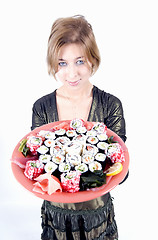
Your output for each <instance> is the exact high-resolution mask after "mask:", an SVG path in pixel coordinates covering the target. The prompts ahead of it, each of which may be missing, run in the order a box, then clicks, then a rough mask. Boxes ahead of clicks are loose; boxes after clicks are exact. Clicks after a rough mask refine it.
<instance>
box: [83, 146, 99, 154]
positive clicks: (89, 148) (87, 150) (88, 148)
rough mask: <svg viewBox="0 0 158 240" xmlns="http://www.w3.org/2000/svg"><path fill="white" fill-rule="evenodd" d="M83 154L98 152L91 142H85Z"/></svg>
mask: <svg viewBox="0 0 158 240" xmlns="http://www.w3.org/2000/svg"><path fill="white" fill-rule="evenodd" d="M83 153H84V154H91V155H93V156H95V155H96V154H97V153H98V148H97V147H96V146H94V145H92V144H86V146H85V149H84V150H83Z"/></svg>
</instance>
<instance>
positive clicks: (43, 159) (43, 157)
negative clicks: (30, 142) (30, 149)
mask: <svg viewBox="0 0 158 240" xmlns="http://www.w3.org/2000/svg"><path fill="white" fill-rule="evenodd" d="M51 158H52V157H51V155H49V154H42V155H40V156H39V161H40V162H42V163H47V162H50V160H51Z"/></svg>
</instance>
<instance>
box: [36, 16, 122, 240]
mask: <svg viewBox="0 0 158 240" xmlns="http://www.w3.org/2000/svg"><path fill="white" fill-rule="evenodd" d="M47 62H48V71H49V74H52V75H53V76H54V77H55V78H56V79H57V80H59V81H61V83H62V86H61V87H59V88H58V89H57V90H55V91H54V92H53V93H51V94H48V95H46V96H44V97H42V98H40V99H38V100H37V101H36V102H35V104H34V106H33V116H32V129H34V128H36V127H39V126H41V125H43V124H47V123H50V122H54V121H60V120H69V119H74V118H81V119H83V120H85V121H87V120H88V121H94V122H104V123H105V124H106V125H107V127H108V128H110V129H111V130H113V131H114V132H116V133H117V134H118V135H119V136H120V137H121V138H122V139H123V140H124V141H125V140H126V136H125V120H124V116H123V109H122V105H121V102H120V100H119V99H118V98H116V97H115V96H113V95H111V94H108V93H106V92H104V91H102V90H100V89H98V88H97V87H96V86H93V85H92V84H91V82H90V81H89V79H90V77H91V76H92V74H94V73H95V72H96V71H97V69H98V67H99V64H100V55H99V50H98V47H97V44H96V41H95V37H94V34H93V30H92V27H91V25H90V24H89V23H88V22H87V21H86V20H85V18H84V17H82V16H75V17H70V18H61V19H58V20H56V21H55V23H54V24H53V26H52V29H51V34H50V37H49V40H48V53H47ZM42 228H43V233H42V240H48V239H49V240H51V239H53V240H56V239H59V240H66V239H67V240H71V239H75V240H84V239H86V240H87V239H88V240H92V239H95V240H96V239H98V240H101V239H106V240H114V239H118V232H117V226H116V222H115V219H114V209H113V203H112V198H111V196H110V193H108V194H106V195H104V196H102V197H99V198H96V199H94V200H91V201H87V202H82V203H68V204H65V203H55V202H48V201H44V203H43V205H42Z"/></svg>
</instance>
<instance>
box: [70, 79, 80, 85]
mask: <svg viewBox="0 0 158 240" xmlns="http://www.w3.org/2000/svg"><path fill="white" fill-rule="evenodd" d="M67 82H68V84H69V85H70V86H77V85H78V84H79V82H80V79H79V80H77V81H75V82H70V81H67Z"/></svg>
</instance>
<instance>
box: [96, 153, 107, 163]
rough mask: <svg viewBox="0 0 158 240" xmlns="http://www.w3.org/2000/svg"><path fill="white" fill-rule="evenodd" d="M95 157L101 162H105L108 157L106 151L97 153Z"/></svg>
mask: <svg viewBox="0 0 158 240" xmlns="http://www.w3.org/2000/svg"><path fill="white" fill-rule="evenodd" d="M95 159H96V160H97V161H99V162H104V161H105V159H106V154H104V153H97V155H96V156H95Z"/></svg>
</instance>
